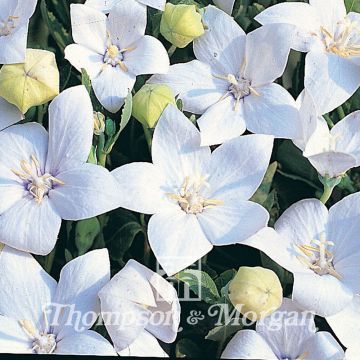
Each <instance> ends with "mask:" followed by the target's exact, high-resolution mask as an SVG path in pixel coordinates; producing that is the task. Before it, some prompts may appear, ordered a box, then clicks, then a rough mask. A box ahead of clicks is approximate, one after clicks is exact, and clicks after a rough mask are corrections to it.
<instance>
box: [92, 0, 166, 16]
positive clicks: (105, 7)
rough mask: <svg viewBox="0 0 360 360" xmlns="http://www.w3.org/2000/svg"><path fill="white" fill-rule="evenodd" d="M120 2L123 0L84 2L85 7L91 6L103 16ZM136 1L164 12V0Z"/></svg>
mask: <svg viewBox="0 0 360 360" xmlns="http://www.w3.org/2000/svg"><path fill="white" fill-rule="evenodd" d="M120 1H123V0H86V1H85V5H87V6H91V7H93V8H94V9H97V10H100V11H102V12H104V13H105V14H107V13H109V12H110V11H111V9H112V8H113V7H114V6H115V5H116V4H117V3H119V2H120ZM137 1H139V3H140V4H143V5H146V6H150V7H152V8H154V9H158V10H164V8H165V3H166V0H137Z"/></svg>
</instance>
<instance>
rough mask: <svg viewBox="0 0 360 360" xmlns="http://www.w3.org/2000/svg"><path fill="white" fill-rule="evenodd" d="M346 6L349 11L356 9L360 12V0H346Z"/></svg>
mask: <svg viewBox="0 0 360 360" xmlns="http://www.w3.org/2000/svg"><path fill="white" fill-rule="evenodd" d="M345 6H346V10H347V12H350V11H355V12H358V13H360V1H359V0H345Z"/></svg>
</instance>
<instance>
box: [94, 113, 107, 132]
mask: <svg viewBox="0 0 360 360" xmlns="http://www.w3.org/2000/svg"><path fill="white" fill-rule="evenodd" d="M104 131H105V116H104V115H103V114H102V113H101V112H97V111H94V134H95V135H100V134H103V133H104Z"/></svg>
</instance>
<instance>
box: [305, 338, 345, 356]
mask: <svg viewBox="0 0 360 360" xmlns="http://www.w3.org/2000/svg"><path fill="white" fill-rule="evenodd" d="M302 346H303V349H304V353H306V356H307V358H308V359H327V360H343V359H344V350H343V349H342V347H341V346H340V345H339V344H338V343H337V341H336V340H335V339H334V338H333V336H332V335H331V334H330V333H328V332H326V331H320V332H318V333H316V334H315V335H314V336H313V337H311V338H310V339H309V340H308V341H306V342H305V343H304V344H303V345H302Z"/></svg>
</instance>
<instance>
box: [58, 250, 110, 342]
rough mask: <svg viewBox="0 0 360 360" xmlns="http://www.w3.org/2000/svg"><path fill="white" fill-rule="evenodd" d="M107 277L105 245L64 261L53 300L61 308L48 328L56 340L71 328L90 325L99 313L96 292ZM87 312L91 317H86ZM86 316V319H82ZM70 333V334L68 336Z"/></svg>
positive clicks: (107, 260) (68, 332)
mask: <svg viewBox="0 0 360 360" xmlns="http://www.w3.org/2000/svg"><path fill="white" fill-rule="evenodd" d="M109 280H110V260H109V253H108V251H107V249H101V250H93V251H90V252H88V253H86V254H85V255H82V256H79V257H77V258H75V259H74V260H71V261H70V262H68V263H67V264H66V265H65V266H64V267H63V268H62V270H61V273H60V279H59V284H58V286H57V289H56V294H55V297H54V302H55V303H56V304H59V305H60V306H61V305H64V307H63V309H64V311H62V312H61V315H60V316H59V318H58V319H53V320H55V322H56V324H52V325H53V326H52V332H53V334H55V335H57V339H58V340H62V339H65V338H66V337H68V336H70V334H71V333H73V332H75V331H76V332H81V331H84V330H88V329H90V328H91V327H92V326H93V325H94V322H95V320H96V318H97V315H98V314H100V300H99V298H98V292H99V291H100V290H101V289H102V288H103V286H105V284H106V283H107V282H108V281H109ZM73 311H76V312H78V314H79V316H81V320H82V323H81V324H80V325H78V324H76V323H75V321H74V319H72V317H73V315H71V313H72V312H73ZM89 313H91V314H93V315H95V316H93V322H91V320H92V319H90V320H89V319H88V316H87V315H88V314H89ZM85 320H86V322H87V323H84V322H85ZM70 337H71V336H70Z"/></svg>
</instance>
